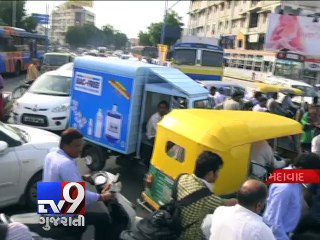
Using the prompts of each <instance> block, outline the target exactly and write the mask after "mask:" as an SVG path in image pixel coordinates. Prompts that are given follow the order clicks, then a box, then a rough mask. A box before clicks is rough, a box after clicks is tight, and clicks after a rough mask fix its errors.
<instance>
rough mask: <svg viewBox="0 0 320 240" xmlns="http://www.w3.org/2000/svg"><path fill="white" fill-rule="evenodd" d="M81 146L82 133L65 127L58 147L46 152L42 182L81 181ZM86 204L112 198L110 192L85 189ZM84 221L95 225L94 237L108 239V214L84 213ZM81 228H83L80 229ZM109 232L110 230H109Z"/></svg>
mask: <svg viewBox="0 0 320 240" xmlns="http://www.w3.org/2000/svg"><path fill="white" fill-rule="evenodd" d="M82 148H83V135H82V134H81V133H80V132H79V131H78V130H76V129H72V128H68V129H66V130H65V131H64V132H63V133H62V135H61V139H60V148H59V149H58V150H56V151H53V152H50V153H48V154H47V156H46V158H45V163H44V170H43V182H83V180H82V177H81V173H80V171H79V169H78V167H77V164H76V159H77V158H78V157H79V156H80V154H81V152H82ZM85 198H86V205H87V204H90V203H93V202H96V201H108V200H111V199H112V198H113V195H112V194H111V193H110V192H107V191H103V193H102V194H98V193H96V192H91V191H89V190H86V192H85ZM85 219H86V223H87V224H89V225H91V224H93V225H94V226H95V239H96V240H98V239H108V232H109V231H110V229H108V225H109V224H110V220H109V216H108V215H107V214H106V213H94V212H88V211H87V212H86V213H85ZM82 230H83V229H82ZM109 233H110V232H109Z"/></svg>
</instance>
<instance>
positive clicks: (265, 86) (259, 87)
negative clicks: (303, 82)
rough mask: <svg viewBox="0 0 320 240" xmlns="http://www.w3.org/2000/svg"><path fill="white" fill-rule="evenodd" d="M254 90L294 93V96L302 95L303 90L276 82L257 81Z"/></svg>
mask: <svg viewBox="0 0 320 240" xmlns="http://www.w3.org/2000/svg"><path fill="white" fill-rule="evenodd" d="M256 91H258V92H262V93H272V92H281V93H283V94H289V93H291V94H294V95H296V96H303V95H304V92H303V91H302V90H300V89H298V88H291V87H285V86H282V85H276V84H265V83H257V86H256Z"/></svg>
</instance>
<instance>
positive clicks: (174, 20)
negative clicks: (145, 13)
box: [139, 11, 184, 46]
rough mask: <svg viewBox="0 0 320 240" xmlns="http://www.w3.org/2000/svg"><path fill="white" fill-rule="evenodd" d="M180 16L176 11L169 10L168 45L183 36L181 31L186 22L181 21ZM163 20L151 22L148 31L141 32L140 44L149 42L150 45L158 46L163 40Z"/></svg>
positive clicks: (166, 41)
mask: <svg viewBox="0 0 320 240" xmlns="http://www.w3.org/2000/svg"><path fill="white" fill-rule="evenodd" d="M181 20H182V17H180V16H179V15H178V14H177V13H176V12H174V11H170V12H168V14H167V16H166V19H165V23H166V25H165V29H164V30H165V31H164V32H165V39H164V40H165V41H164V43H165V44H167V45H172V44H174V43H175V42H176V41H177V40H178V39H179V38H180V36H181V31H182V27H183V25H184V23H183V22H182V21H181ZM162 27H163V22H158V23H151V24H150V25H149V27H148V32H146V33H144V32H140V33H139V41H140V44H142V43H141V42H143V43H145V44H146V43H148V44H150V45H154V46H156V45H157V44H159V43H160V41H161V32H162Z"/></svg>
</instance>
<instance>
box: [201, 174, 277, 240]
mask: <svg viewBox="0 0 320 240" xmlns="http://www.w3.org/2000/svg"><path fill="white" fill-rule="evenodd" d="M267 195H268V189H267V186H266V185H265V184H264V183H262V182H260V181H257V180H247V181H246V182H245V183H244V184H243V185H242V186H241V188H240V190H239V192H238V202H239V204H236V205H235V206H232V207H226V206H220V207H218V208H217V209H216V210H215V212H214V213H213V214H209V215H207V217H206V219H205V221H204V223H203V225H202V231H203V233H204V235H205V237H206V239H209V240H249V239H250V240H275V238H274V236H273V234H272V231H271V229H270V228H269V227H268V226H267V225H266V224H265V223H264V222H263V221H262V217H261V216H259V215H260V214H261V213H262V211H263V209H264V206H265V202H266V198H267ZM210 218H211V227H210V234H209V235H208V232H205V231H204V230H205V229H206V228H205V227H207V226H205V225H204V224H205V222H207V223H208V222H209V219H210Z"/></svg>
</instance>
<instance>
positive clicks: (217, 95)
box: [214, 87, 226, 105]
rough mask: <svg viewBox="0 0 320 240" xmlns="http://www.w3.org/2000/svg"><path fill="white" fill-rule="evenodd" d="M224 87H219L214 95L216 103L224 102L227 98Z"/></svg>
mask: <svg viewBox="0 0 320 240" xmlns="http://www.w3.org/2000/svg"><path fill="white" fill-rule="evenodd" d="M223 91H224V90H223V88H222V87H221V88H219V89H218V91H217V92H216V93H215V95H214V101H215V104H216V105H219V104H221V103H223V102H224V101H225V100H226V96H225V95H224V92H223Z"/></svg>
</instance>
